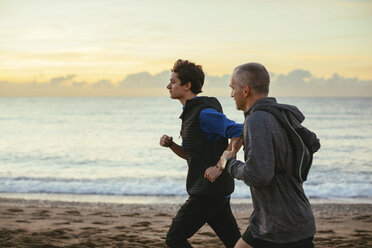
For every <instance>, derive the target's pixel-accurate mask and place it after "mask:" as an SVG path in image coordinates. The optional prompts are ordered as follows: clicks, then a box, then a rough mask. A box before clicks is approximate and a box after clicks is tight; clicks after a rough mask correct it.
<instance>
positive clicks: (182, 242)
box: [165, 232, 191, 248]
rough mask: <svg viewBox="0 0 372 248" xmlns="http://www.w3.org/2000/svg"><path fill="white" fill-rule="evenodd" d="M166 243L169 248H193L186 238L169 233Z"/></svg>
mask: <svg viewBox="0 0 372 248" xmlns="http://www.w3.org/2000/svg"><path fill="white" fill-rule="evenodd" d="M165 243H166V244H167V246H168V247H169V248H183V247H191V246H190V244H189V243H188V241H187V239H186V238H184V237H177V236H174V235H171V234H169V232H168V234H167V237H166V239H165Z"/></svg>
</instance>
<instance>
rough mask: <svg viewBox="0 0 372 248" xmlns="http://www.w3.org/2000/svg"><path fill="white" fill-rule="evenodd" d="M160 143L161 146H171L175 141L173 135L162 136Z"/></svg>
mask: <svg viewBox="0 0 372 248" xmlns="http://www.w3.org/2000/svg"><path fill="white" fill-rule="evenodd" d="M159 143H160V145H161V146H164V147H170V146H171V145H172V143H173V137H170V136H168V135H165V134H164V135H163V136H162V137H161V138H160V142H159Z"/></svg>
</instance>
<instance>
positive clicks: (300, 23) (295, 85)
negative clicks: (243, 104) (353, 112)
mask: <svg viewBox="0 0 372 248" xmlns="http://www.w3.org/2000/svg"><path fill="white" fill-rule="evenodd" d="M179 58H181V59H189V60H191V61H194V62H196V63H197V64H201V65H202V66H203V69H204V71H205V72H206V74H207V80H206V86H205V88H209V89H218V90H217V91H210V92H213V93H218V94H225V92H227V91H226V89H225V88H227V90H228V84H229V78H230V74H231V72H232V70H233V69H234V68H235V67H236V66H238V65H240V64H243V63H247V62H252V61H254V62H259V63H262V64H263V65H265V67H266V68H267V69H268V70H269V71H270V74H271V76H272V77H271V82H272V89H273V93H275V94H277V95H294V96H372V1H360V0H327V1H323V0H321V1H318V0H312V1H307V0H283V1H276V0H272V1H266V0H259V1H249V0H246V1H236V0H230V1H220V0H214V1H210V0H199V1H196V0H188V1H171V0H158V1H150V0H137V1H126V0H120V1H114V0H106V1H97V0H89V1H87V0H63V1H62V0H54V1H49V0H32V1H30V0H0V96H28V95H30V96H37V95H41V96H49V95H50V96H64V95H67V96H79V95H84V96H86V95H87V96H89V95H99V96H121V95H133V96H136V95H164V94H167V93H168V92H167V91H166V90H165V86H166V85H167V83H168V81H169V69H170V68H171V67H172V65H173V63H174V62H175V61H176V60H177V59H179ZM319 89H320V90H319ZM207 92H208V91H207Z"/></svg>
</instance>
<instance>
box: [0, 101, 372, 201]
mask: <svg viewBox="0 0 372 248" xmlns="http://www.w3.org/2000/svg"><path fill="white" fill-rule="evenodd" d="M219 100H220V101H221V103H222V105H223V107H224V111H225V113H226V114H227V116H228V117H229V118H230V119H233V120H235V121H237V122H243V114H242V112H239V111H237V110H236V109H235V104H234V101H233V99H231V98H227V97H222V98H219ZM278 100H279V101H280V102H283V103H288V104H295V105H297V106H298V107H299V109H300V110H301V111H302V112H303V113H304V114H305V116H306V120H305V122H304V125H305V126H307V127H309V128H310V129H312V130H314V131H315V132H316V133H317V135H318V136H319V138H320V139H321V144H322V148H321V150H320V151H319V152H318V153H316V154H315V157H314V162H313V167H312V169H311V171H310V175H309V177H308V181H307V182H305V184H304V188H305V191H306V193H307V195H308V196H309V197H311V198H348V199H350V200H352V199H354V198H365V199H368V198H372V182H371V175H372V131H371V130H372V98H279V99H278ZM180 114H181V105H180V103H179V102H178V101H176V100H171V99H169V98H167V97H164V98H162V97H153V98H150V97H147V98H0V193H23V194H31V193H51V194H61V195H62V194H74V195H75V194H76V195H77V194H93V195H112V196H123V195H124V196H186V195H187V193H186V190H185V177H186V172H187V166H186V163H185V161H183V160H181V159H179V158H178V157H177V156H176V155H174V154H173V153H172V152H171V151H170V150H169V149H167V148H163V147H160V146H159V138H160V136H161V135H162V134H168V135H171V136H173V137H174V140H175V141H176V142H178V143H180V139H179V129H180V124H181V122H180V120H179V119H178V117H179V115H180ZM238 158H240V159H243V154H242V151H241V152H240V153H239V155H238ZM233 197H238V198H250V192H249V188H248V187H247V186H246V185H245V184H244V183H242V182H237V183H236V189H235V192H234V194H233Z"/></svg>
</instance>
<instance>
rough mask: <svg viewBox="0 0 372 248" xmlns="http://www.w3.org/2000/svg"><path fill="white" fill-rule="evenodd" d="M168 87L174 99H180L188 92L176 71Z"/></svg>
mask: <svg viewBox="0 0 372 248" xmlns="http://www.w3.org/2000/svg"><path fill="white" fill-rule="evenodd" d="M167 89H168V90H169V93H170V97H171V98H172V99H180V98H182V97H184V96H185V94H186V89H185V85H181V80H180V79H179V78H178V76H177V73H175V72H172V75H171V77H170V82H169V84H168V85H167Z"/></svg>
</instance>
